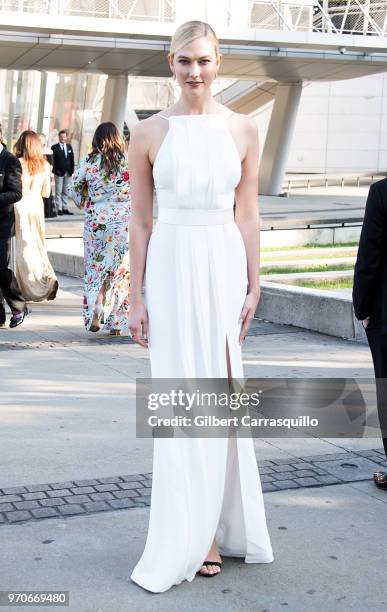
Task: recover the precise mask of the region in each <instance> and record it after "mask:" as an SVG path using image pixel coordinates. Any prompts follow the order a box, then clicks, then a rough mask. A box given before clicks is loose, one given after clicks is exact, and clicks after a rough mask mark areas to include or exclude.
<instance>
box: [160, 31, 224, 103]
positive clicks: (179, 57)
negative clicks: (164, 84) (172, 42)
mask: <svg viewBox="0 0 387 612" xmlns="http://www.w3.org/2000/svg"><path fill="white" fill-rule="evenodd" d="M220 59H221V58H220V57H217V56H216V51H215V44H214V41H213V40H212V39H211V38H207V37H205V36H202V37H200V38H195V40H192V41H191V42H190V43H188V44H187V45H185V46H184V47H181V48H180V49H178V51H176V53H175V55H174V57H173V61H172V62H171V61H169V65H170V68H171V70H172V72H174V74H175V75H176V80H177V83H178V84H179V85H180V87H181V88H182V91H183V92H186V93H187V94H188V95H190V96H193V97H198V96H199V97H200V95H202V94H203V91H204V90H206V89H208V88H209V87H210V85H211V83H212V82H213V80H214V78H215V75H216V73H217V72H218V69H219V65H220Z"/></svg>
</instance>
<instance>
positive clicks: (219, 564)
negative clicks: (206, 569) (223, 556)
mask: <svg viewBox="0 0 387 612" xmlns="http://www.w3.org/2000/svg"><path fill="white" fill-rule="evenodd" d="M203 565H217V566H218V567H220V572H214V573H213V574H203V572H201V571H200V570H198V572H197V573H198V574H200V575H201V576H204V577H205V578H212V577H213V576H218V575H219V574H220V573H221V572H222V563H221V562H220V561H203V563H202V566H203Z"/></svg>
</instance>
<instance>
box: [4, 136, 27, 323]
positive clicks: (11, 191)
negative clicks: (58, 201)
mask: <svg viewBox="0 0 387 612" xmlns="http://www.w3.org/2000/svg"><path fill="white" fill-rule="evenodd" d="M21 176H22V169H21V165H20V162H19V160H18V159H17V157H15V156H14V155H12V154H11V153H9V152H8V151H7V150H6V148H5V147H4V145H3V144H2V129H1V126H0V326H1V327H4V325H5V319H6V317H5V308H4V299H5V301H6V302H7V304H8V306H9V307H10V309H11V311H12V317H11V320H10V323H9V326H10V327H17V326H18V325H21V323H23V321H24V318H25V316H26V315H27V314H28V310H27V306H26V302H25V300H24V298H23V296H22V293H21V291H20V287H19V285H18V282H17V280H16V277H15V275H14V273H13V271H12V270H11V269H10V267H9V264H10V252H11V239H12V236H14V235H15V213H14V208H13V207H14V204H15V202H18V201H19V200H21V198H22V180H21Z"/></svg>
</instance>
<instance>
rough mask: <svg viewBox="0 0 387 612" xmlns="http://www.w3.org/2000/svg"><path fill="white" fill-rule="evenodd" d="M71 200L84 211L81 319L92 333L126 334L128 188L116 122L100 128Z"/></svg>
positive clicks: (121, 145) (79, 174) (122, 144)
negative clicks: (83, 274)
mask: <svg viewBox="0 0 387 612" xmlns="http://www.w3.org/2000/svg"><path fill="white" fill-rule="evenodd" d="M72 197H73V199H74V202H75V204H76V205H77V206H78V208H84V212H85V221H84V234H83V236H84V258H85V278H84V287H85V289H84V298H83V317H84V322H85V327H86V329H87V330H89V331H98V330H99V329H100V327H101V325H102V324H103V329H105V330H109V331H110V334H111V335H119V334H120V333H121V332H122V331H127V330H128V324H127V317H128V308H129V252H128V243H129V237H128V235H129V215H130V188H129V172H128V162H127V157H126V154H125V151H124V143H123V140H122V138H121V137H120V135H119V133H118V130H117V128H116V126H115V125H114V123H111V122H107V123H101V124H100V125H99V126H98V127H97V129H96V131H95V134H94V137H93V142H92V151H91V153H89V155H87V156H86V158H85V159H83V160H82V161H81V163H80V166H79V168H78V170H77V171H76V172H75V174H74V176H73V184H72Z"/></svg>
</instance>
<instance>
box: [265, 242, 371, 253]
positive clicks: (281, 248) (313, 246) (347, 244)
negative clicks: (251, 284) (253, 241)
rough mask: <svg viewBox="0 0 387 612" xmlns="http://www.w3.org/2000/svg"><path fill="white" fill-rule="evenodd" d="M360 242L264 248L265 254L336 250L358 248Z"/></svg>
mask: <svg viewBox="0 0 387 612" xmlns="http://www.w3.org/2000/svg"><path fill="white" fill-rule="evenodd" d="M357 246H359V243H358V242H342V243H340V244H336V243H333V242H329V243H328V242H327V243H326V244H303V245H299V246H285V247H262V249H261V251H262V252H263V253H270V251H295V250H300V249H334V248H339V247H357Z"/></svg>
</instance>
